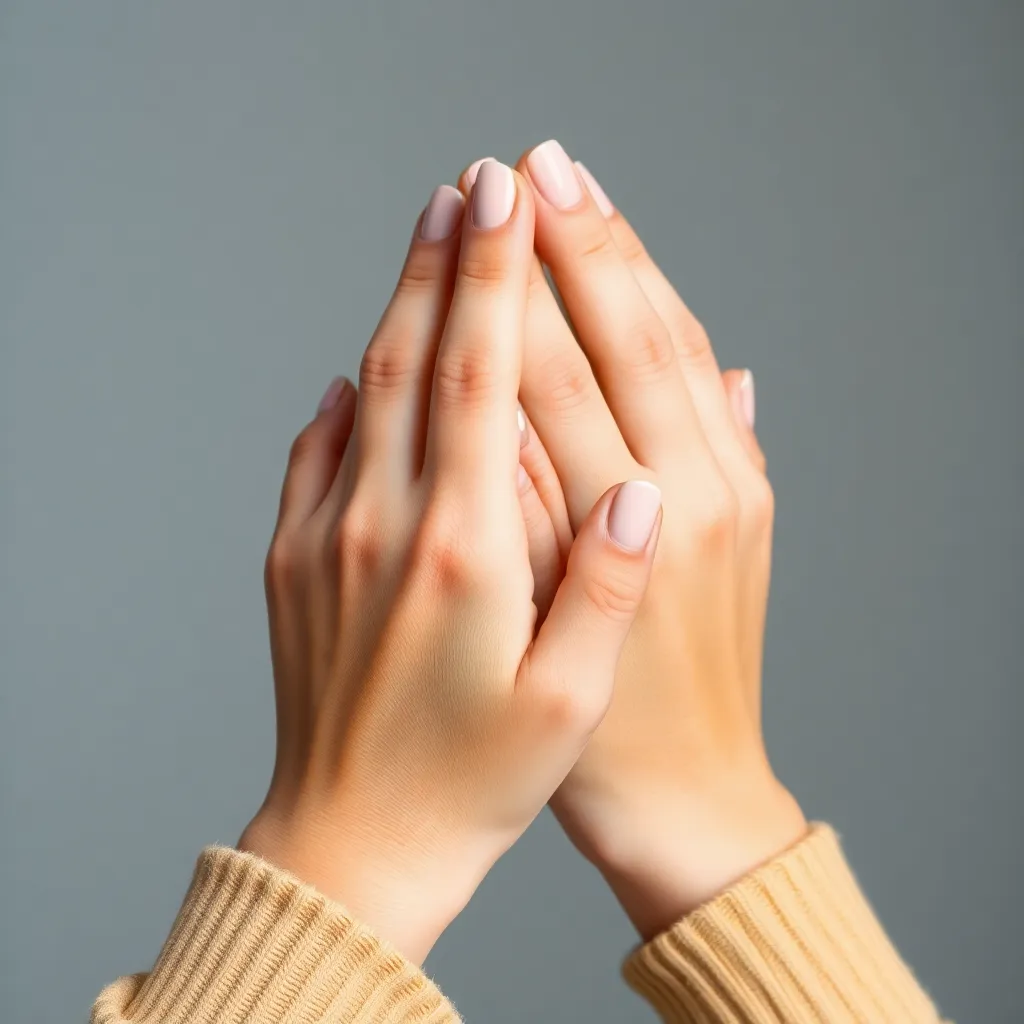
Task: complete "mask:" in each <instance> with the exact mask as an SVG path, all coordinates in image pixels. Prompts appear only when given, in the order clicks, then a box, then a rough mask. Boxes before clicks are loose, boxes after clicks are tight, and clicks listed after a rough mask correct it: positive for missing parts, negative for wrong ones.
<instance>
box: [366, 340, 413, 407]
mask: <svg viewBox="0 0 1024 1024" xmlns="http://www.w3.org/2000/svg"><path fill="white" fill-rule="evenodd" d="M414 373H415V367H414V364H413V360H412V359H411V355H410V352H409V350H408V346H407V345H404V344H403V343H402V342H400V341H399V340H398V339H396V338H392V337H387V336H384V337H379V338H375V339H374V340H373V341H372V342H371V343H370V345H369V347H368V348H367V350H366V352H364V353H363V359H362V362H361V363H360V364H359V388H360V390H361V391H362V392H363V393H364V394H366V395H369V396H380V395H388V394H392V393H393V392H395V391H402V390H404V389H405V388H406V387H407V386H408V385H409V384H410V382H411V380H412V378H413V376H414Z"/></svg>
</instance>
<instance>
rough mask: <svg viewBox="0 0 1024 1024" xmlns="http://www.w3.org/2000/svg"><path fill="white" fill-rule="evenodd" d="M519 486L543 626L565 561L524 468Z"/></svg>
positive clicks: (534, 583)
mask: <svg viewBox="0 0 1024 1024" xmlns="http://www.w3.org/2000/svg"><path fill="white" fill-rule="evenodd" d="M518 485H519V505H520V507H521V508H522V510H523V524H524V526H525V527H526V540H527V543H528V545H529V550H530V570H531V572H532V573H533V603H534V604H535V605H536V607H537V620H538V621H539V622H543V620H544V618H545V616H546V615H547V613H548V610H549V609H550V608H551V602H552V601H553V600H554V597H555V592H556V591H557V590H558V584H559V583H560V582H561V579H562V572H563V569H564V566H565V561H564V557H563V555H562V552H561V550H560V549H559V544H558V537H557V536H556V535H555V528H554V526H553V524H552V522H551V516H550V515H548V510H547V508H546V507H545V505H544V502H543V501H542V500H541V496H540V494H538V493H537V488H536V487H535V486H534V482H533V480H531V478H530V474H529V473H528V472H527V470H526V467H525V466H523V465H522V464H520V466H519V477H518Z"/></svg>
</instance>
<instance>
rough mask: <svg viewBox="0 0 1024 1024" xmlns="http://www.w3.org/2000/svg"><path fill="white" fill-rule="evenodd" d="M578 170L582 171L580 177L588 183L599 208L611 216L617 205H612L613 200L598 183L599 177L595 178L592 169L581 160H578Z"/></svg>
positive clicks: (588, 187)
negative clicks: (587, 167)
mask: <svg viewBox="0 0 1024 1024" xmlns="http://www.w3.org/2000/svg"><path fill="white" fill-rule="evenodd" d="M576 170H578V171H579V172H580V177H581V178H582V179H583V180H584V182H585V183H586V186H587V190H588V191H589V192H590V194H591V195H592V196H593V197H594V202H595V203H597V208H598V209H599V210H600V211H601V212H602V213H603V214H604V215H605V216H606V217H610V216H611V215H612V214H613V213H614V212H615V207H614V206H612V201H611V200H610V199H609V198H608V195H607V194H606V192H605V190H604V189H603V188H601V186H600V185H599V184H598V183H597V178H595V177H594V176H593V175H592V174H591V173H590V171H588V170H587V169H586V167H584V166H583V164H581V163H580V162H579V160H577V161H576Z"/></svg>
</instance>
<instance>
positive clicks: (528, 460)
mask: <svg viewBox="0 0 1024 1024" xmlns="http://www.w3.org/2000/svg"><path fill="white" fill-rule="evenodd" d="M518 417H519V464H520V465H521V466H522V467H523V469H525V470H526V472H527V474H528V475H529V478H530V480H531V481H532V484H533V487H534V489H535V490H536V492H537V496H538V497H539V499H540V501H541V502H542V504H543V505H544V508H545V509H546V510H547V514H548V519H549V520H550V521H551V528H552V530H553V531H554V535H555V540H556V542H557V544H558V550H559V551H560V552H561V555H562V561H563V563H564V561H565V559H566V558H568V557H569V549H570V548H571V547H572V538H573V533H572V526H571V525H570V524H569V513H568V510H567V509H566V507H565V495H564V494H563V493H562V485H561V483H560V482H559V480H558V474H557V473H556V472H555V467H554V466H553V465H552V464H551V459H550V458H549V457H548V453H547V451H546V450H545V448H544V443H543V442H542V441H541V439H540V438H539V437H538V436H537V431H536V430H533V429H532V428H531V427H530V421H529V419H528V418H527V416H526V412H525V411H524V410H523V409H522V408H521V407H520V409H519V412H518Z"/></svg>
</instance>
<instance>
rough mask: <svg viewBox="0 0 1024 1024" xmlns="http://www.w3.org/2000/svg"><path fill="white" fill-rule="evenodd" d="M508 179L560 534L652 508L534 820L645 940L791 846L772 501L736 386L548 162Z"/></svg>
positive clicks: (639, 254)
mask: <svg viewBox="0 0 1024 1024" xmlns="http://www.w3.org/2000/svg"><path fill="white" fill-rule="evenodd" d="M518 167H519V169H520V170H521V172H522V173H523V174H524V176H525V177H526V178H527V179H528V180H529V181H530V183H531V185H532V186H533V188H534V190H535V202H536V204H537V231H536V248H537V252H538V255H539V257H540V259H541V260H542V261H543V262H544V264H545V265H546V266H547V268H548V270H549V271H550V274H551V278H552V281H553V283H554V286H555V288H557V290H558V293H559V295H560V297H561V300H562V303H563V304H564V307H565V310H566V316H567V317H568V319H569V321H570V322H571V324H572V328H570V327H569V325H568V323H567V322H566V318H565V317H563V314H562V312H561V310H560V309H559V304H558V302H557V301H556V299H555V297H554V295H553V294H552V291H551V290H550V289H549V287H548V284H547V282H546V280H545V278H544V275H543V273H542V271H541V268H540V263H535V265H534V269H533V276H532V281H531V289H530V305H529V308H528V310H527V328H526V330H527V335H526V337H527V348H526V358H525V363H524V370H523V380H522V386H521V391H520V394H521V398H522V402H523V406H524V407H525V409H526V411H527V413H528V414H529V416H530V419H531V425H532V427H533V428H534V429H535V430H536V433H537V435H538V437H539V438H540V440H541V441H542V442H543V444H544V447H545V448H546V450H547V453H548V455H549V456H550V459H551V462H552V465H553V467H554V471H555V472H556V473H557V476H558V479H559V481H560V482H561V486H562V490H563V492H564V498H565V504H566V507H567V509H568V516H569V520H570V524H571V527H572V529H574V530H575V529H579V528H580V526H581V525H582V523H583V521H584V517H585V515H586V513H587V510H588V508H589V505H590V503H591V502H593V500H594V498H595V497H596V496H597V495H598V494H600V493H601V492H602V491H603V490H604V489H605V488H606V487H607V486H608V484H609V483H610V482H611V481H613V480H615V479H621V478H622V477H624V476H628V477H633V476H640V477H643V478H645V479H648V480H652V481H656V482H657V484H658V485H659V487H660V488H661V490H662V492H663V494H664V502H665V505H664V507H665V522H664V529H663V532H662V537H661V541H660V544H659V549H658V557H657V560H656V564H655V568H654V573H653V576H652V581H651V586H650V589H649V592H648V595H647V598H646V599H645V602H644V606H643V608H642V609H641V612H640V614H639V616H638V618H637V621H636V625H635V626H634V628H633V631H632V632H631V634H630V637H629V640H628V643H627V645H626V650H625V652H624V653H623V657H622V661H621V665H620V669H619V674H618V678H617V680H616V688H615V695H614V699H613V701H612V705H611V708H610V710H609V712H608V715H607V716H606V718H605V720H604V721H603V722H602V724H601V726H600V728H598V730H597V731H596V732H595V734H594V737H593V739H592V740H591V742H590V744H589V745H588V747H587V749H586V751H585V752H584V753H583V755H582V757H581V758H580V760H579V762H578V763H577V765H576V766H575V768H574V769H573V771H572V772H571V774H570V775H569V776H568V778H567V779H566V781H565V783H564V784H563V785H562V786H561V787H560V788H559V790H558V793H557V794H556V796H555V798H554V799H553V800H552V807H553V808H554V810H555V813H556V814H557V815H558V817H559V819H560V821H561V822H562V824H563V826H564V827H565V829H566V831H567V832H568V834H569V836H570V838H571V839H572V840H573V841H574V842H575V843H576V845H577V846H578V847H579V848H580V850H581V851H582V852H583V853H584V854H585V855H586V856H587V857H588V858H590V859H591V860H592V861H593V862H594V863H595V864H596V865H597V866H598V867H599V868H600V869H601V871H602V872H603V873H604V875H605V877H606V879H607V880H608V881H609V883H610V884H611V886H612V888H613V890H614V891H615V893H616V895H617V896H618V897H619V899H620V901H621V902H622V904H623V906H624V907H625V909H626V910H627V912H628V913H629V915H630V917H631V918H632V920H633V922H634V924H635V925H636V927H637V929H638V930H639V931H640V933H641V935H642V936H643V937H644V938H651V937H652V936H653V935H655V934H656V933H657V932H659V931H661V930H663V929H665V928H667V927H669V926H670V925H672V924H673V923H674V922H675V921H676V920H678V919H679V918H680V917H682V916H683V915H685V914H686V913H688V912H689V911H691V910H692V909H694V908H695V907H696V906H697V905H699V904H700V903H702V902H704V901H706V900H708V899H710V898H712V897H713V896H715V895H716V894H717V893H718V892H720V891H721V890H723V889H724V888H726V887H727V886H728V885H729V884H731V883H732V882H733V881H735V880H737V879H738V878H739V877H740V876H742V875H744V874H746V873H747V872H748V871H750V870H751V869H752V868H754V867H756V866H757V865H758V864H760V863H761V862H762V861H764V860H766V859H768V858H770V857H772V856H774V855H775V854H777V853H778V852H780V851H781V850H782V849H784V848H785V847H787V846H788V845H790V844H792V843H793V842H795V841H796V840H798V839H799V838H800V837H801V836H802V835H803V834H804V832H805V830H806V827H807V826H806V822H805V820H804V818H803V815H802V813H801V812H800V809H799V807H798V806H797V804H796V802H795V801H794V800H793V798H792V797H791V796H790V794H789V793H788V792H787V791H786V790H785V788H784V787H783V786H782V785H780V784H779V782H778V781H777V780H776V778H775V776H774V774H773V772H772V770H771V767H770V765H769V763H768V758H767V755H766V753H765V749H764V743H763V737H762V732H761V650H762V641H763V631H764V621H765V602H766V599H767V592H768V580H769V572H770V562H771V526H772V506H773V498H772V492H771V488H770V487H769V485H768V481H767V479H766V477H765V474H764V462H763V457H762V455H761V452H760V448H759V447H758V445H757V441H756V438H755V437H754V433H753V429H752V418H753V417H752V415H748V414H752V400H753V392H752V381H751V380H750V378H749V377H744V378H742V379H741V380H740V381H739V382H737V381H736V380H735V379H734V378H732V379H730V378H727V379H726V386H725V387H723V380H722V377H721V375H720V374H719V371H718V367H717V365H716V362H715V358H714V355H713V353H712V351H711V347H710V344H709V343H708V339H707V335H706V334H705V333H704V331H703V329H702V328H701V326H700V324H699V323H698V322H697V321H696V319H695V318H694V317H693V316H692V314H691V313H690V311H689V310H688V309H687V308H686V306H685V305H684V304H683V302H682V300H681V299H680V298H679V296H678V295H677V294H676V293H675V290H674V289H673V288H672V286H671V285H670V284H669V283H668V281H667V280H666V279H665V278H664V276H663V275H662V274H661V272H660V271H659V269H658V268H657V266H656V265H655V264H654V262H653V261H652V260H651V258H650V257H649V256H648V254H647V253H646V251H645V250H644V248H643V246H642V245H641V243H640V241H639V239H638V238H637V236H636V235H635V234H634V233H633V231H632V229H631V228H630V227H629V225H628V223H627V222H626V221H625V219H624V218H623V217H622V215H621V214H620V213H619V212H618V211H617V210H615V209H614V208H613V207H612V205H611V203H610V202H609V201H608V200H607V197H606V196H605V195H604V193H603V192H601V191H600V188H599V186H597V185H596V183H594V182H593V180H592V179H590V180H587V179H586V177H585V176H584V174H583V173H582V172H581V171H580V170H579V168H577V167H575V166H574V165H573V164H572V163H571V162H569V160H568V159H567V158H566V157H565V154H564V151H562V150H561V147H560V146H558V144H557V143H547V144H545V145H543V146H540V147H537V149H535V150H533V151H531V152H529V153H527V154H526V155H524V157H523V159H522V160H521V161H520V162H519V164H518ZM474 170H475V168H470V169H468V170H467V172H466V173H465V174H464V176H463V179H462V182H463V187H465V186H466V185H467V184H468V183H469V181H470V179H471V178H472V174H473V171H474ZM737 384H739V387H737ZM727 388H731V389H732V391H731V392H730V391H728V390H727ZM737 413H739V414H740V415H737Z"/></svg>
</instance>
